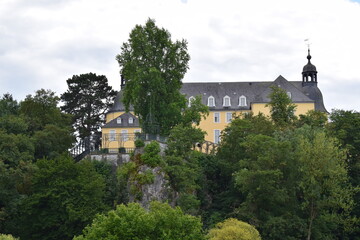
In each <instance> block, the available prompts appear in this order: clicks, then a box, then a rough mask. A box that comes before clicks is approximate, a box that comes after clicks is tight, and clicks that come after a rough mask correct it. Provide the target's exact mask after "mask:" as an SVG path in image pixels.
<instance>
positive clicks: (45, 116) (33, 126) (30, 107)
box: [19, 89, 70, 133]
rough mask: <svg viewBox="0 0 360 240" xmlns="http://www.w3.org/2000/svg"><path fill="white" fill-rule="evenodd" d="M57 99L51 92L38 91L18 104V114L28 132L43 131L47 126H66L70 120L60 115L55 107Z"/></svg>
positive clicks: (66, 116)
mask: <svg viewBox="0 0 360 240" xmlns="http://www.w3.org/2000/svg"><path fill="white" fill-rule="evenodd" d="M59 100H60V99H59V97H57V96H56V95H55V92H53V91H51V90H44V89H40V90H38V91H36V93H35V95H34V96H32V95H27V96H26V98H25V100H24V101H22V102H21V103H20V110H19V111H20V114H22V115H23V117H24V119H25V120H26V122H27V123H28V126H29V131H30V132H31V133H34V132H35V131H39V130H43V129H44V126H45V125H47V124H53V125H57V126H68V125H69V124H70V118H69V116H68V115H66V114H63V113H61V111H60V109H59V108H58V107H57V105H58V103H59Z"/></svg>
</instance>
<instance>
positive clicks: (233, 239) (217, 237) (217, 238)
mask: <svg viewBox="0 0 360 240" xmlns="http://www.w3.org/2000/svg"><path fill="white" fill-rule="evenodd" d="M208 239H209V240H225V239H226V240H261V237H260V234H259V232H258V231H257V230H256V228H255V227H253V226H251V225H250V224H248V223H245V222H242V221H239V220H237V219H235V218H229V219H226V220H225V221H223V222H221V223H218V224H216V227H215V228H212V229H210V231H209V233H208Z"/></svg>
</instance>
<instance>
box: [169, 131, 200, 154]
mask: <svg viewBox="0 0 360 240" xmlns="http://www.w3.org/2000/svg"><path fill="white" fill-rule="evenodd" d="M204 135H205V132H204V131H202V130H201V129H200V128H196V127H193V126H189V125H183V124H179V125H177V126H175V127H174V128H173V129H172V130H171V131H170V135H169V137H168V139H167V145H168V147H167V149H166V154H167V155H173V156H179V157H183V158H185V159H188V157H189V154H190V153H191V152H192V149H193V147H194V146H195V144H197V143H202V142H203V141H204Z"/></svg>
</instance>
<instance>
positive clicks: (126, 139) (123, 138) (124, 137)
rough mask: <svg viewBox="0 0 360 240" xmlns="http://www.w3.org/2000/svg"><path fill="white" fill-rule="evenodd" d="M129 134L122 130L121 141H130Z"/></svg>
mask: <svg viewBox="0 0 360 240" xmlns="http://www.w3.org/2000/svg"><path fill="white" fill-rule="evenodd" d="M128 134H129V132H128V130H127V129H123V130H121V141H123V142H126V141H129V137H128Z"/></svg>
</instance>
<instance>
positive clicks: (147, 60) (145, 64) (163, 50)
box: [116, 19, 190, 134]
mask: <svg viewBox="0 0 360 240" xmlns="http://www.w3.org/2000/svg"><path fill="white" fill-rule="evenodd" d="M116 59H117V61H118V62H119V65H120V67H121V73H122V74H123V76H124V77H125V79H126V85H125V89H124V96H123V99H122V101H123V102H124V104H125V107H126V110H127V111H129V109H130V106H133V108H134V112H135V114H136V115H137V116H138V117H139V118H140V121H141V123H144V121H145V120H146V118H151V117H152V120H153V121H156V122H157V123H158V124H159V127H160V132H161V133H162V134H168V133H169V130H170V129H171V127H173V126H175V125H176V124H178V123H179V121H180V119H181V111H182V109H184V108H185V105H186V100H185V97H184V96H183V95H181V94H180V92H179V90H180V88H181V85H182V82H181V80H182V79H183V77H184V75H185V73H186V71H187V69H188V62H189V59H190V57H189V54H188V53H187V42H186V41H185V40H182V41H175V42H173V41H172V40H171V35H170V33H169V32H168V31H167V30H165V29H163V28H159V27H157V26H156V25H155V21H154V20H152V19H149V20H147V22H146V23H145V25H144V26H141V25H136V26H135V28H134V29H133V30H132V31H131V33H130V37H129V40H128V41H127V42H125V43H123V45H122V47H121V53H120V54H119V55H118V56H117V57H116Z"/></svg>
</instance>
